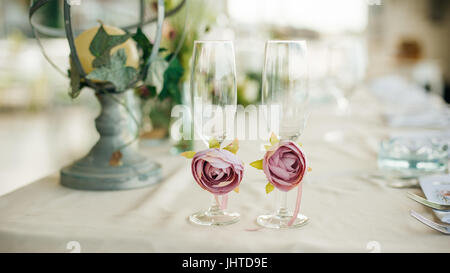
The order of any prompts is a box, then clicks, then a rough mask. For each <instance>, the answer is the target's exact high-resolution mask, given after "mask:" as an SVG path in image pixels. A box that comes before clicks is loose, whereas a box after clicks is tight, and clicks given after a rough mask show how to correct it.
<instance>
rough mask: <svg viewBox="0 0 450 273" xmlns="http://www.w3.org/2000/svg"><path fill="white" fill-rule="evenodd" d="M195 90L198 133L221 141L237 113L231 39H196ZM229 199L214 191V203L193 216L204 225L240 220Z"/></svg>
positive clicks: (193, 79)
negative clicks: (220, 199) (226, 205)
mask: <svg viewBox="0 0 450 273" xmlns="http://www.w3.org/2000/svg"><path fill="white" fill-rule="evenodd" d="M191 94H192V95H191V96H192V97H191V98H192V110H193V122H194V131H195V133H196V134H197V135H198V136H199V137H200V138H201V140H203V142H204V143H205V145H207V146H208V144H209V142H210V141H211V140H212V139H215V140H217V142H219V144H221V143H222V142H223V141H224V140H225V139H226V138H227V130H226V128H227V126H226V125H227V124H234V123H233V122H234V116H235V114H236V103H237V86H236V65H235V56H234V47H233V43H232V42H231V41H195V42H194V53H193V57H192V66H191ZM228 133H229V132H228ZM219 197H221V198H222V205H221V204H220V201H219ZM226 203H227V194H223V195H221V196H218V195H217V194H214V193H213V201H212V205H211V207H210V208H209V209H208V210H205V211H200V212H197V213H194V214H193V215H191V216H190V218H189V219H190V220H191V222H193V223H196V224H200V225H228V224H232V223H235V222H237V221H239V218H240V215H239V213H237V212H228V211H225V208H224V207H225V206H223V204H226Z"/></svg>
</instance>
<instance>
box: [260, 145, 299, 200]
mask: <svg viewBox="0 0 450 273" xmlns="http://www.w3.org/2000/svg"><path fill="white" fill-rule="evenodd" d="M263 170H264V173H265V175H266V177H267V179H268V180H269V182H270V183H271V184H272V185H274V186H275V187H276V188H277V189H279V190H280V191H289V190H290V189H292V188H294V187H295V186H297V185H298V184H299V183H300V182H301V181H302V179H303V175H304V174H305V171H306V157H305V154H304V153H303V152H302V150H301V149H300V147H299V146H298V145H297V144H296V143H295V142H293V141H286V140H285V141H280V142H279V143H278V144H276V145H274V146H273V147H271V148H270V149H269V150H268V151H267V152H266V154H265V155H264V159H263Z"/></svg>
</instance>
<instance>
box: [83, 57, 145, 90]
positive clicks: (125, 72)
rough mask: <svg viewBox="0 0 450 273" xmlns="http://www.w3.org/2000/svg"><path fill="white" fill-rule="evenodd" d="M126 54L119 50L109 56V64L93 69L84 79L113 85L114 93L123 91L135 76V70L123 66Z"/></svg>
mask: <svg viewBox="0 0 450 273" xmlns="http://www.w3.org/2000/svg"><path fill="white" fill-rule="evenodd" d="M126 60H127V54H126V53H125V49H123V48H121V49H119V50H117V52H116V53H115V54H114V55H112V56H111V63H110V64H109V65H105V66H102V67H100V68H97V69H94V70H93V71H92V72H91V73H89V74H88V75H87V76H86V77H87V78H88V79H90V80H99V81H107V82H111V83H112V84H114V86H115V87H116V91H118V92H121V91H125V89H126V88H127V87H128V85H129V84H130V82H132V81H133V80H134V79H135V78H136V76H137V70H136V69H135V68H133V67H130V66H125V63H126Z"/></svg>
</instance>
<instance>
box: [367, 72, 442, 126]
mask: <svg viewBox="0 0 450 273" xmlns="http://www.w3.org/2000/svg"><path fill="white" fill-rule="evenodd" d="M370 90H371V91H372V92H373V94H374V95H375V96H376V97H377V98H378V99H379V100H380V101H382V103H383V106H384V115H385V118H386V120H387V122H388V124H389V126H391V127H417V128H448V127H450V108H449V106H448V105H446V104H445V103H443V101H442V98H439V97H437V96H435V95H431V94H429V93H427V92H426V90H425V89H423V88H422V87H420V86H418V85H416V84H414V83H411V82H409V81H407V80H406V79H404V78H402V77H400V76H394V75H393V76H386V77H382V78H378V79H376V80H374V81H373V82H372V83H371V84H370Z"/></svg>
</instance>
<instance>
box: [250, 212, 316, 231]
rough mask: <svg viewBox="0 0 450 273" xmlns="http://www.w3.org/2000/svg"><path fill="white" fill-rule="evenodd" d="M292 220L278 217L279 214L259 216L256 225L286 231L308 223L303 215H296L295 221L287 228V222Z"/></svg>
mask: <svg viewBox="0 0 450 273" xmlns="http://www.w3.org/2000/svg"><path fill="white" fill-rule="evenodd" d="M291 218H292V214H290V215H280V214H266V215H260V216H258V218H257V219H256V222H257V223H258V225H260V226H262V227H265V228H274V229H285V228H286V229H287V228H299V227H302V226H304V225H306V224H307V223H308V217H306V216H305V215H303V214H298V215H297V219H295V220H294V222H293V223H292V225H291V226H288V223H289V221H290V220H291Z"/></svg>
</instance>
